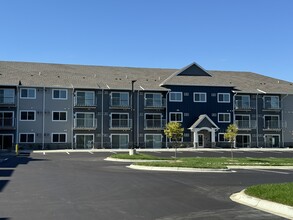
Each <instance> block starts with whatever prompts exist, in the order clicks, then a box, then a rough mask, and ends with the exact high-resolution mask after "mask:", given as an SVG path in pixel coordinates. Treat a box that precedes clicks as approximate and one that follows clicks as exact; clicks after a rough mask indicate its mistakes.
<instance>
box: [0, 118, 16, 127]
mask: <svg viewBox="0 0 293 220" xmlns="http://www.w3.org/2000/svg"><path fill="white" fill-rule="evenodd" d="M14 129H15V118H0V130H14Z"/></svg>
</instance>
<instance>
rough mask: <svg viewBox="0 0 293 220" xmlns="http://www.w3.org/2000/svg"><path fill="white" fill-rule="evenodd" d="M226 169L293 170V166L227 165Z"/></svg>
mask: <svg viewBox="0 0 293 220" xmlns="http://www.w3.org/2000/svg"><path fill="white" fill-rule="evenodd" d="M227 167H228V169H238V170H245V169H247V170H253V169H254V170H258V169H261V170H293V166H227Z"/></svg>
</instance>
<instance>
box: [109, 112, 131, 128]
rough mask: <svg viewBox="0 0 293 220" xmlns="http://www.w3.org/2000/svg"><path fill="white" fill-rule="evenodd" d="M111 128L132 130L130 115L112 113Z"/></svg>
mask: <svg viewBox="0 0 293 220" xmlns="http://www.w3.org/2000/svg"><path fill="white" fill-rule="evenodd" d="M111 128H130V120H129V115H128V113H112V114H111Z"/></svg>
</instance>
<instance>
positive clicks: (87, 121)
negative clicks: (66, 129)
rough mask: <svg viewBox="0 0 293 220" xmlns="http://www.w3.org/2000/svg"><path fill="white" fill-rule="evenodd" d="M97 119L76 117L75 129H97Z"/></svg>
mask: <svg viewBox="0 0 293 220" xmlns="http://www.w3.org/2000/svg"><path fill="white" fill-rule="evenodd" d="M96 128H97V119H92V118H75V119H74V129H91V130H92V129H96Z"/></svg>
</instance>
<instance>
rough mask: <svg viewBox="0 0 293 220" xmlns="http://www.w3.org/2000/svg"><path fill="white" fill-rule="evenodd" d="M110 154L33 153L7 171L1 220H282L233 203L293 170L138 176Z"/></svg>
mask: <svg viewBox="0 0 293 220" xmlns="http://www.w3.org/2000/svg"><path fill="white" fill-rule="evenodd" d="M108 155H110V154H109V153H88V152H85V153H69V154H67V153H58V154H46V155H42V154H31V156H30V157H26V156H24V157H16V158H12V159H9V160H7V161H4V162H2V163H1V164H0V167H1V168H0V189H1V192H0V219H38V220H39V219H78V220H80V219H136V220H139V219H148V220H149V219H161V220H163V219H180V220H181V219H282V218H280V217H276V216H274V215H271V214H267V213H264V212H261V211H258V210H255V209H252V208H249V207H246V206H243V205H240V204H237V203H234V202H232V201H231V200H230V199H229V196H230V195H231V194H232V193H234V192H238V191H240V190H242V189H243V188H246V187H247V186H249V185H253V184H258V183H268V182H288V181H291V182H292V181H293V171H292V170H291V171H290V170H289V171H287V170H286V171H285V170H284V171H280V170H278V171H274V170H269V171H268V170H266V171H262V170H239V171H237V172H236V173H229V174H227V173H213V174H211V173H176V172H170V173H169V172H167V173H166V172H151V171H137V170H131V169H128V168H126V167H125V166H126V165H127V164H124V163H117V162H106V161H104V160H103V159H104V158H105V157H106V156H108Z"/></svg>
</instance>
